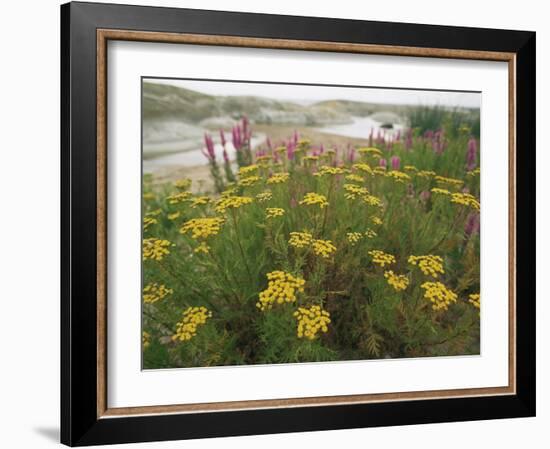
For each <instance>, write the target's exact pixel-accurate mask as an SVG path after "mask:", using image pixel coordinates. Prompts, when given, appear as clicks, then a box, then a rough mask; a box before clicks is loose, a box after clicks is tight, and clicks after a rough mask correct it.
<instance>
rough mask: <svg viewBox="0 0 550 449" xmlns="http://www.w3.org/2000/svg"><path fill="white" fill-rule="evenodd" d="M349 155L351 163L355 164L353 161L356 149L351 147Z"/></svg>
mask: <svg viewBox="0 0 550 449" xmlns="http://www.w3.org/2000/svg"><path fill="white" fill-rule="evenodd" d="M348 154H349V161H350V162H351V163H353V161H355V148H353V147H351V148H350V150H349V153H348Z"/></svg>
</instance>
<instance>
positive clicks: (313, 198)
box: [300, 192, 328, 209]
mask: <svg viewBox="0 0 550 449" xmlns="http://www.w3.org/2000/svg"><path fill="white" fill-rule="evenodd" d="M300 204H305V205H307V206H319V207H320V208H321V209H323V208H325V207H326V206H328V201H327V197H326V196H325V195H321V194H319V193H315V192H309V193H306V195H305V196H304V199H303V200H301V201H300Z"/></svg>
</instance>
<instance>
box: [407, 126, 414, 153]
mask: <svg viewBox="0 0 550 449" xmlns="http://www.w3.org/2000/svg"><path fill="white" fill-rule="evenodd" d="M412 146H413V132H412V129H411V128H409V129H407V134H406V136H405V150H410V149H411V148H412Z"/></svg>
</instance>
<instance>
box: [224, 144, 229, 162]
mask: <svg viewBox="0 0 550 449" xmlns="http://www.w3.org/2000/svg"><path fill="white" fill-rule="evenodd" d="M223 160H224V162H225V163H226V164H227V163H229V156H228V155H227V151H225V146H224V147H223Z"/></svg>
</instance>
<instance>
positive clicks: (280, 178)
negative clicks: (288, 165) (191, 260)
mask: <svg viewBox="0 0 550 449" xmlns="http://www.w3.org/2000/svg"><path fill="white" fill-rule="evenodd" d="M289 177H290V175H289V174H288V173H273V175H271V177H269V178H268V180H267V183H268V184H283V183H285V182H287V181H288V178H289Z"/></svg>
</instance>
